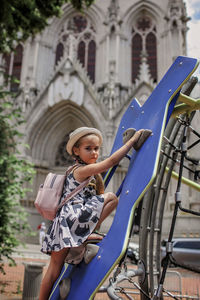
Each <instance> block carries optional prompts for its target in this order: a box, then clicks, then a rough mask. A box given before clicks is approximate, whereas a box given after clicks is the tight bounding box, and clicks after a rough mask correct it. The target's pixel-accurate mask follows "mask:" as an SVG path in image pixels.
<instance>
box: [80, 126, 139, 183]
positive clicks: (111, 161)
mask: <svg viewBox="0 0 200 300" xmlns="http://www.w3.org/2000/svg"><path fill="white" fill-rule="evenodd" d="M143 131H144V129H140V130H138V131H137V132H136V133H135V134H134V136H133V137H131V138H130V140H128V141H127V142H126V143H125V144H124V146H122V147H121V148H119V149H118V150H117V151H116V152H114V153H113V154H112V155H111V156H110V157H108V158H106V159H105V160H103V161H101V162H98V163H95V164H89V165H86V166H82V167H80V168H77V169H76V170H75V171H74V176H75V179H76V180H78V181H80V182H82V181H84V180H85V179H86V178H87V177H89V176H92V175H95V174H98V173H102V172H105V171H107V170H108V169H109V168H111V167H113V166H115V165H117V164H118V163H119V162H120V160H121V159H122V158H123V157H124V156H125V155H126V154H127V153H128V152H129V151H130V149H131V148H132V147H133V146H134V144H135V143H136V142H137V141H138V139H139V137H140V135H141V134H142V132H143Z"/></svg>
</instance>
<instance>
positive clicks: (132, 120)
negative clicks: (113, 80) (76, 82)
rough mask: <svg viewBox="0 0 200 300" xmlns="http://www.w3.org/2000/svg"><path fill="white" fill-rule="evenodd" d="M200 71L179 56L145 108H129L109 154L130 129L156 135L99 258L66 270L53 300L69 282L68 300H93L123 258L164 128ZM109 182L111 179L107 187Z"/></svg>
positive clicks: (136, 164) (125, 190)
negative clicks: (184, 88) (187, 85)
mask: <svg viewBox="0 0 200 300" xmlns="http://www.w3.org/2000/svg"><path fill="white" fill-rule="evenodd" d="M197 66H198V61H197V60H196V59H193V58H189V57H181V56H179V57H178V58H177V59H176V60H175V62H174V63H173V64H172V66H171V67H170V68H169V70H168V71H167V73H166V74H165V76H164V77H163V78H162V80H161V81H160V83H159V84H158V85H157V87H156V88H155V90H154V91H153V92H152V94H151V95H150V97H149V98H148V100H147V101H146V102H145V103H144V105H143V106H140V104H139V102H138V101H137V100H136V99H134V100H133V101H132V102H131V104H130V105H129V107H128V108H127V110H126V112H125V114H124V115H123V117H122V120H121V123H120V125H119V128H118V131H117V134H116V138H115V141H114V145H113V148H112V151H111V153H113V152H115V151H116V150H117V149H118V148H120V147H121V146H122V136H123V132H124V131H125V130H126V129H127V128H130V127H133V128H136V129H137V130H139V129H141V128H146V129H151V130H152V132H153V135H152V136H150V137H149V138H148V139H147V141H146V142H145V143H144V145H143V146H142V147H141V149H140V150H139V151H138V152H136V151H134V152H133V155H132V157H131V160H130V165H129V168H128V172H127V175H126V178H125V180H124V184H123V187H122V191H121V195H120V201H119V204H118V207H117V210H116V214H115V217H114V220H113V224H112V226H111V228H110V230H109V232H108V234H107V236H106V237H105V238H104V239H103V240H102V241H101V242H100V243H99V244H98V245H99V247H100V248H99V251H98V253H97V255H96V257H95V258H94V259H93V260H92V261H91V262H90V263H89V264H88V265H86V264H85V263H84V262H82V263H80V264H79V265H78V266H68V267H66V266H65V267H64V268H63V270H62V272H61V275H60V277H59V278H58V280H57V282H56V283H55V285H54V288H53V290H52V295H51V297H50V299H51V300H55V299H59V288H58V283H59V282H60V281H61V280H62V279H63V278H65V277H68V276H69V277H70V278H71V288H70V293H69V295H68V297H67V299H70V300H80V297H81V300H88V299H92V298H93V297H94V295H95V293H96V292H97V291H98V288H99V287H100V286H101V285H102V283H103V281H104V280H105V279H106V277H107V276H108V275H109V274H110V272H111V271H112V269H113V268H114V267H115V266H116V264H117V263H118V262H119V261H120V259H121V258H122V256H123V255H124V254H125V251H126V248H127V244H128V237H129V233H130V230H131V224H132V220H133V215H134V211H135V208H136V207H137V205H138V203H139V201H140V200H141V198H142V197H143V195H144V193H145V192H146V191H147V189H148V188H149V187H150V186H151V184H152V182H153V180H154V178H155V176H156V171H157V166H158V161H159V155H160V149H161V142H162V137H163V132H164V129H165V126H166V124H167V122H168V120H169V118H170V115H171V113H172V111H173V107H174V105H175V103H176V100H177V98H178V96H179V93H180V89H181V87H182V85H183V84H184V83H185V82H186V81H187V80H188V79H189V77H190V76H191V74H192V73H193V72H194V71H195V69H196V68H197ZM109 180H110V177H109V175H108V178H107V179H106V182H107V183H108V181H109Z"/></svg>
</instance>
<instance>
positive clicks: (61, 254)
mask: <svg viewBox="0 0 200 300" xmlns="http://www.w3.org/2000/svg"><path fill="white" fill-rule="evenodd" d="M68 251H69V249H68V248H64V249H62V250H60V251H58V252H55V251H53V252H52V253H51V260H50V263H49V266H48V269H47V272H46V274H45V276H44V278H43V280H42V283H41V287H40V296H39V300H48V298H49V296H50V293H51V290H52V287H53V285H54V283H55V281H56V279H57V278H58V276H59V275H60V272H61V270H62V267H63V265H64V261H65V258H66V256H67V253H68Z"/></svg>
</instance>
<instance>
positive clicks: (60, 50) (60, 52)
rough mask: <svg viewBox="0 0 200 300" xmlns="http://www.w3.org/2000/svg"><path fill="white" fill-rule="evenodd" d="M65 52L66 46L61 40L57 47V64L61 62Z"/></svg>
mask: <svg viewBox="0 0 200 300" xmlns="http://www.w3.org/2000/svg"><path fill="white" fill-rule="evenodd" d="M63 54H64V46H63V44H62V43H61V42H60V43H58V45H57V47H56V61H55V64H56V65H57V63H58V62H59V60H60V59H61V58H62V57H63Z"/></svg>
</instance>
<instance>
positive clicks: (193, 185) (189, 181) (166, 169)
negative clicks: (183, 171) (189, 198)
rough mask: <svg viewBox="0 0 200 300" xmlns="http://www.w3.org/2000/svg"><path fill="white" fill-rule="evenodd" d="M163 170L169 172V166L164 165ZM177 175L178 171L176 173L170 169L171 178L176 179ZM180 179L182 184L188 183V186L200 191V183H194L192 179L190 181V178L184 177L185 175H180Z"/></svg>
mask: <svg viewBox="0 0 200 300" xmlns="http://www.w3.org/2000/svg"><path fill="white" fill-rule="evenodd" d="M165 171H166V172H169V168H168V167H166V168H165ZM178 176H179V175H178V173H176V172H175V171H172V177H173V178H175V179H178ZM181 181H182V182H183V183H184V184H186V185H188V186H190V187H192V188H194V189H195V190H197V191H198V192H200V184H198V183H196V182H194V181H192V180H190V179H188V178H185V177H183V176H182V178H181Z"/></svg>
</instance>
